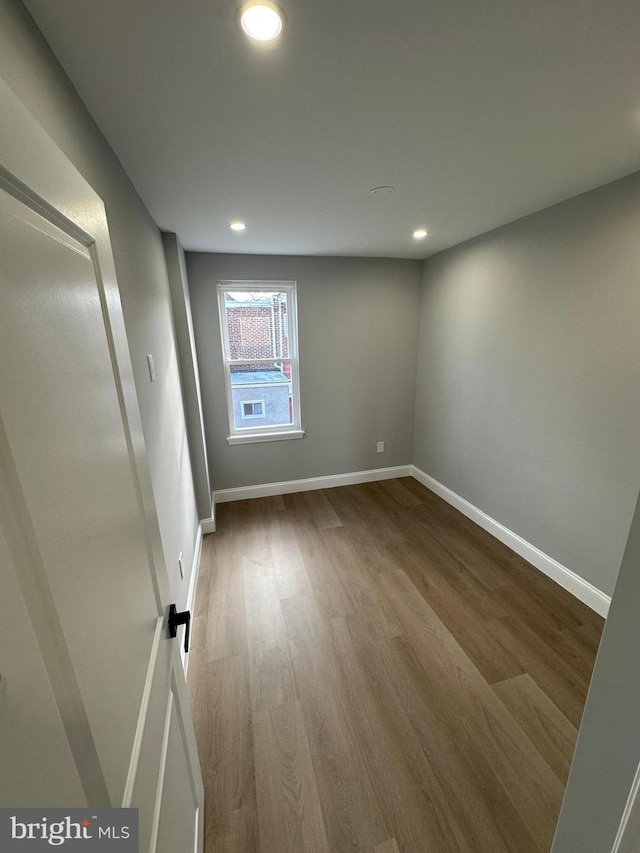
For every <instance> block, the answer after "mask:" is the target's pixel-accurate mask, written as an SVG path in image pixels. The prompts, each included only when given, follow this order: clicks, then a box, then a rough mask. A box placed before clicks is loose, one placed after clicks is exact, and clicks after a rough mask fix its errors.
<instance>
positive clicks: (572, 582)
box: [411, 465, 611, 618]
mask: <svg viewBox="0 0 640 853" xmlns="http://www.w3.org/2000/svg"><path fill="white" fill-rule="evenodd" d="M411 476H412V477H414V479H416V480H417V481H418V482H419V483H422V485H423V486H426V487H427V489H429V490H430V491H432V492H434V493H435V494H436V495H438V496H439V497H441V498H442V499H443V500H445V501H446V502H447V503H448V504H451V506H453V507H455V508H456V509H457V510H459V511H460V512H461V513H462V514H463V515H466V516H467V518H470V519H471V521H474V522H475V523H476V524H477V525H479V526H480V527H482V528H483V529H484V530H486V531H487V532H488V533H490V534H491V535H492V536H495V538H496V539H499V540H500V542H503V543H504V544H505V545H506V546H507V547H508V548H511V550H512V551H515V552H516V554H519V555H520V556H521V557H523V558H524V559H525V560H526V561H527V562H528V563H531V565H532V566H535V568H536V569H539V570H540V571H541V572H543V573H544V574H545V575H548V576H549V577H550V578H551V579H552V580H554V581H555V582H556V583H558V584H560V586H562V587H564V589H566V590H567V591H568V592H570V593H571V594H572V595H574V596H575V597H576V598H578V599H580V601H582V602H583V603H584V604H586V605H587V607H590V608H591V609H592V610H595V611H596V613H599V614H600V615H601V616H604V617H605V618H606V616H607V613H608V612H609V604H610V602H611V596H609V595H606V594H605V593H604V592H602V590H599V589H598V588H597V587H595V586H593V584H590V583H589V581H586V580H585V579H584V578H581V577H580V575H577V574H576V573H575V572H573V571H571V569H568V568H567V567H566V566H563V565H562V564H561V563H559V562H558V561H557V560H554V559H553V557H550V556H549V555H548V554H545V553H544V552H543V551H541V550H540V549H539V548H536V546H535V545H532V544H531V543H530V542H527V541H526V539H523V538H522V537H521V536H518V534H517V533H514V532H513V531H511V530H509V529H508V528H507V527H505V526H504V525H503V524H500V522H499V521H496V520H495V519H494V518H491V516H489V515H487V514H486V513H484V512H482V510H480V509H478V507H476V506H474V505H473V504H472V503H469V501H467V500H465V498H462V497H460V495H458V494H456V493H455V492H453V491H451V489H449V488H447V487H446V486H443V485H442V483H439V482H438V481H437V480H434V478H433V477H430V476H429V475H428V474H425V472H424V471H421V470H420V468H416V466H415V465H412V466H411Z"/></svg>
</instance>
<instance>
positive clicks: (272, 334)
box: [224, 290, 290, 359]
mask: <svg viewBox="0 0 640 853" xmlns="http://www.w3.org/2000/svg"><path fill="white" fill-rule="evenodd" d="M224 308H225V320H226V324H227V332H228V336H229V357H230V358H231V359H241V358H287V357H288V356H289V354H290V353H289V331H288V330H289V323H288V313H287V308H288V306H287V294H286V293H283V292H279V291H275V290H274V291H267V290H256V291H247V290H238V291H227V292H226V293H225V295H224Z"/></svg>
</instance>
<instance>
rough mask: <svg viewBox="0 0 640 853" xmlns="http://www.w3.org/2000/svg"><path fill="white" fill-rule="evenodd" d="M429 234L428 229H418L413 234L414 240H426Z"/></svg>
mask: <svg viewBox="0 0 640 853" xmlns="http://www.w3.org/2000/svg"><path fill="white" fill-rule="evenodd" d="M428 234H429V232H428V231H427V230H426V228H417V229H416V230H415V231H414V232H413V239H414V240H424V238H425V237H427V236H428Z"/></svg>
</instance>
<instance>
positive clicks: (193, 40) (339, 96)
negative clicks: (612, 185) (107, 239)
mask: <svg viewBox="0 0 640 853" xmlns="http://www.w3.org/2000/svg"><path fill="white" fill-rule="evenodd" d="M26 5H27V7H28V9H29V10H30V12H31V13H32V15H33V16H34V18H35V20H36V23H37V24H38V25H39V27H40V29H41V30H42V31H43V33H44V35H45V37H46V38H47V39H48V41H49V43H50V44H51V46H52V48H53V50H54V51H55V53H56V54H57V56H58V57H59V59H60V61H61V63H62V65H63V66H64V68H65V69H66V71H67V73H68V74H69V76H70V77H71V79H72V81H73V83H74V84H75V86H76V88H77V89H78V91H79V92H80V95H81V96H82V98H83V99H84V101H85V103H86V104H87V106H88V108H89V110H90V111H91V112H92V114H93V115H94V117H95V119H96V121H97V122H98V124H99V126H100V128H101V129H102V131H103V133H104V134H105V136H106V137H107V139H108V140H109V142H110V143H111V145H112V147H113V148H114V150H115V152H116V154H117V155H118V157H119V158H120V160H121V162H122V164H123V165H124V168H125V169H126V171H127V172H128V173H129V175H130V177H131V179H132V180H133V183H134V184H135V186H136V188H137V190H138V192H139V193H140V195H141V197H142V199H143V200H144V202H145V204H146V205H147V207H148V209H149V210H150V212H151V214H152V215H153V217H154V218H155V220H156V222H157V223H158V225H159V226H160V227H161V228H162V229H163V230H168V231H175V232H177V233H178V235H179V237H180V239H181V240H182V243H183V245H184V246H185V248H187V249H194V250H207V251H216V252H252V253H255V252H261V253H275V254H283V253H289V254H331V255H370V256H391V257H406V258H421V257H426V256H427V255H429V254H432V253H433V252H436V251H440V250H441V249H443V248H446V247H448V246H451V245H454V244H456V243H460V242H461V241H463V240H466V239H468V238H470V237H473V236H474V235H476V234H480V233H482V232H485V231H488V230H490V229H491V228H495V227H496V226H498V225H502V224H504V223H506V222H509V221H512V220H514V219H517V218H519V217H521V216H524V215H526V214H528V213H532V212H533V211H536V210H540V209H541V208H544V207H547V206H549V205H551V204H554V203H556V202H558V201H561V200H563V199H565V198H568V197H570V196H573V195H576V194H578V193H580V192H583V191H585V190H588V189H591V188H593V187H596V186H599V185H601V184H604V183H607V182H609V181H611V180H614V179H615V178H618V177H621V176H623V175H626V174H629V173H630V172H633V171H635V170H637V169H638V168H640V3H638V0H529V2H525V0H485V2H482V0H439V2H436V0H369V2H365V0H340V2H338V0H282V2H281V6H282V8H283V9H284V10H285V14H286V18H287V22H286V29H285V32H284V34H283V36H282V37H281V39H280V40H279V43H278V44H277V45H276V46H275V47H272V48H271V49H269V48H267V49H264V48H263V49H259V48H257V47H256V46H255V45H254V44H253V43H250V42H249V41H248V40H247V39H246V38H245V37H244V36H243V35H242V33H241V31H240V30H239V27H238V24H237V8H238V5H239V3H237V2H234V0H54V2H52V0H26ZM380 184H391V185H393V186H395V187H396V192H395V194H394V195H393V196H391V197H390V198H387V199H382V200H380V199H375V198H373V197H372V196H371V195H370V190H371V188H372V187H375V186H378V185H380ZM236 218H237V219H243V220H245V221H246V223H247V230H246V231H245V232H244V233H243V234H240V235H238V234H234V233H232V232H231V231H230V230H229V227H228V224H229V221H230V220H232V219H236ZM419 226H424V227H426V228H428V229H429V231H430V232H431V234H430V236H429V237H428V238H427V239H426V240H425V241H422V242H421V243H418V242H416V241H413V240H412V238H411V233H412V231H413V230H414V228H416V227H419Z"/></svg>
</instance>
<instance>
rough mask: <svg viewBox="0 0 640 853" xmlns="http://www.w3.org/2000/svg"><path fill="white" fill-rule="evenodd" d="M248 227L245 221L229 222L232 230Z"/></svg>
mask: <svg viewBox="0 0 640 853" xmlns="http://www.w3.org/2000/svg"><path fill="white" fill-rule="evenodd" d="M246 227H247V226H246V225H245V224H244V222H230V223H229V228H231V230H232V231H244V229H245V228H246Z"/></svg>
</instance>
